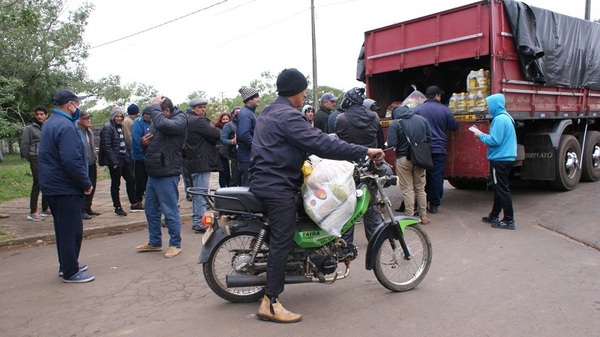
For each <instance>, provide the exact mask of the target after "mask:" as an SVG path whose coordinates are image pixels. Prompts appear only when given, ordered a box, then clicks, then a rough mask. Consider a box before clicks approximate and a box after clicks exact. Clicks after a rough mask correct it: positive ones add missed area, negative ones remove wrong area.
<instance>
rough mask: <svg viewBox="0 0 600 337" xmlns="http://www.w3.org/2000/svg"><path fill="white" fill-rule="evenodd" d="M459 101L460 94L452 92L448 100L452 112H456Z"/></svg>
mask: <svg viewBox="0 0 600 337" xmlns="http://www.w3.org/2000/svg"><path fill="white" fill-rule="evenodd" d="M457 101H458V94H457V93H455V92H454V93H452V96H451V97H450V101H448V108H450V111H452V113H456V108H457V106H456V103H457Z"/></svg>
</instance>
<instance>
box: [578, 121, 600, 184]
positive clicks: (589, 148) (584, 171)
mask: <svg viewBox="0 0 600 337" xmlns="http://www.w3.org/2000/svg"><path fill="white" fill-rule="evenodd" d="M583 151H584V153H583V165H582V166H581V180H582V181H598V180H600V132H598V131H591V132H588V136H587V138H586V139H585V143H584V149H583Z"/></svg>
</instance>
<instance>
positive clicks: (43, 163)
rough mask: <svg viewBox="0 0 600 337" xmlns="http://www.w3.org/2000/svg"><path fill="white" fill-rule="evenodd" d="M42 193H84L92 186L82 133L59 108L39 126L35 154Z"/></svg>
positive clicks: (50, 194)
mask: <svg viewBox="0 0 600 337" xmlns="http://www.w3.org/2000/svg"><path fill="white" fill-rule="evenodd" d="M38 165H39V167H38V169H39V172H40V188H41V190H42V194H44V195H46V196H53V195H83V192H84V191H85V190H87V189H89V188H90V187H91V186H92V183H91V182H90V179H89V178H88V171H87V170H88V164H87V156H86V153H85V147H84V146H83V140H82V139H81V133H80V132H79V130H78V129H77V126H76V125H75V121H74V120H73V118H72V117H71V116H69V115H68V114H67V113H64V112H62V111H60V110H58V109H54V112H53V113H52V115H51V116H50V118H48V120H47V121H46V123H44V127H43V128H42V135H41V138H40V147H39V153H38Z"/></svg>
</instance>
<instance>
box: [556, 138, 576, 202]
mask: <svg viewBox="0 0 600 337" xmlns="http://www.w3.org/2000/svg"><path fill="white" fill-rule="evenodd" d="M580 153H581V145H579V142H578V141H577V138H575V137H574V136H572V135H562V136H561V137H560V144H559V145H558V151H557V153H556V157H555V161H554V165H555V168H556V171H555V172H556V178H555V179H554V181H552V182H551V186H552V188H553V189H555V190H558V191H570V190H572V189H574V188H575V187H577V184H578V183H579V178H581V170H580V169H579V160H580V158H579V154H580Z"/></svg>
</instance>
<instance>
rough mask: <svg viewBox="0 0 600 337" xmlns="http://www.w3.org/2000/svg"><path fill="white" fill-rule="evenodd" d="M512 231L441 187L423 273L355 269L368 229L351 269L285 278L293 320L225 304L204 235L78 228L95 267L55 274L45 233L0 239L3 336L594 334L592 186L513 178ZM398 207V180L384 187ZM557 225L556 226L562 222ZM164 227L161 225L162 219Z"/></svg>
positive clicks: (483, 204) (596, 274) (467, 195)
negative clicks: (406, 288) (401, 287)
mask: <svg viewBox="0 0 600 337" xmlns="http://www.w3.org/2000/svg"><path fill="white" fill-rule="evenodd" d="M513 191H514V199H515V205H516V206H515V207H516V210H517V221H518V222H517V226H518V228H517V230H515V231H506V230H498V229H493V228H491V227H489V225H486V224H484V223H482V222H480V218H481V216H482V215H485V214H486V212H487V211H488V210H489V207H490V203H491V198H492V195H491V193H490V192H485V191H461V190H456V189H452V188H449V189H448V190H447V193H446V194H445V196H444V204H443V206H442V207H440V213H439V214H435V215H432V216H431V218H432V224H431V225H428V226H426V227H425V228H426V230H427V232H428V233H429V235H430V237H431V240H432V243H433V247H434V251H433V265H432V267H431V270H430V272H429V274H428V276H427V278H426V279H425V280H424V281H423V283H421V284H420V285H419V287H417V288H416V289H414V290H413V291H410V292H406V293H390V292H389V291H387V290H386V289H385V288H383V287H382V286H381V285H380V284H379V283H378V282H377V281H376V279H375V277H374V275H373V273H372V272H369V271H366V270H364V267H363V266H364V255H365V254H364V252H365V251H364V247H365V240H364V237H363V236H362V235H361V234H362V233H363V232H362V229H361V228H359V229H358V231H357V233H358V234H357V243H358V244H359V251H360V253H361V256H359V258H358V259H357V261H355V262H354V263H353V264H352V273H351V276H350V278H349V279H347V280H342V281H339V282H336V283H334V284H332V285H319V284H304V285H292V286H288V287H287V288H286V292H285V293H284V294H283V295H282V297H281V299H282V301H283V303H284V305H286V306H287V307H288V308H289V309H291V310H294V311H297V312H299V313H302V314H303V315H304V318H303V321H302V322H301V323H298V324H293V325H278V324H273V323H265V322H261V321H259V320H257V319H256V317H255V313H256V310H257V308H258V304H256V303H250V304H231V303H228V302H225V301H223V300H221V299H220V298H218V297H217V296H216V295H214V294H213V293H212V292H211V291H210V289H208V287H207V286H206V283H205V281H204V279H203V277H202V269H201V266H200V265H198V264H196V261H197V257H198V253H199V250H200V248H201V243H200V237H199V236H198V235H196V234H193V233H192V232H191V230H189V228H186V229H184V231H183V253H182V254H181V255H180V256H177V257H175V258H172V259H166V258H164V257H163V255H162V254H161V253H136V252H135V251H134V247H135V246H136V245H138V244H140V243H143V242H145V241H146V239H147V232H146V231H145V230H141V231H132V232H127V233H124V234H121V235H114V236H105V237H100V238H95V239H91V240H85V241H84V243H83V248H82V252H81V261H83V262H85V263H87V264H88V265H89V266H90V270H89V271H90V272H91V273H94V274H96V277H97V279H96V280H95V281H94V282H92V283H88V284H64V283H62V282H61V281H60V278H58V277H57V268H58V266H57V262H56V252H55V247H54V246H53V245H48V246H42V247H33V248H19V249H14V248H13V249H10V250H6V249H5V250H2V251H0V264H1V265H2V270H3V271H2V273H0V285H1V286H0V303H2V308H3V310H2V311H1V313H0V335H1V336H165V335H172V336H184V335H185V336H187V335H200V336H292V335H298V336H304V335H314V334H317V335H323V336H396V335H413V336H549V337H553V336H561V337H562V336H581V337H583V336H598V335H600V325H599V324H598V322H600V282H598V280H599V279H600V251H599V250H598V248H595V247H594V246H596V247H597V245H598V240H599V239H600V237H599V236H598V232H597V219H598V215H599V213H600V211H599V210H598V209H597V205H598V202H597V196H596V195H597V185H594V184H583V185H582V186H580V188H579V189H577V190H576V191H573V192H568V193H555V192H547V191H534V190H531V189H529V188H527V186H516V187H515V188H513ZM391 192H392V193H390V194H391V195H393V197H394V200H395V201H394V203H395V204H394V206H397V204H398V203H399V202H398V201H399V199H398V193H397V192H396V191H394V190H391ZM561 230H562V231H563V232H564V233H561V232H560V231H561ZM164 235H166V231H165V232H164Z"/></svg>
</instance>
